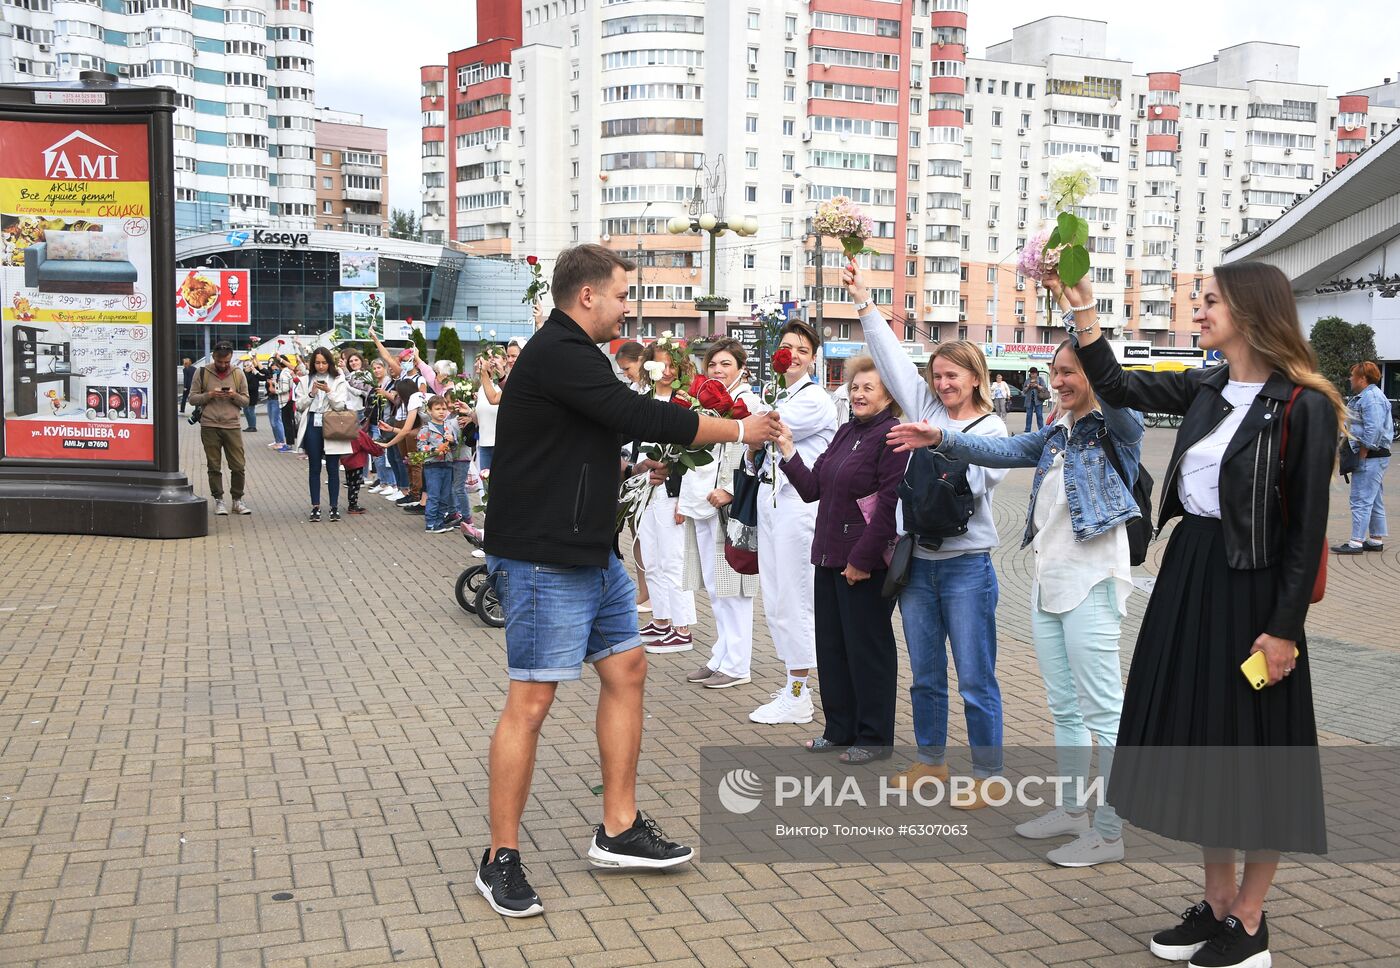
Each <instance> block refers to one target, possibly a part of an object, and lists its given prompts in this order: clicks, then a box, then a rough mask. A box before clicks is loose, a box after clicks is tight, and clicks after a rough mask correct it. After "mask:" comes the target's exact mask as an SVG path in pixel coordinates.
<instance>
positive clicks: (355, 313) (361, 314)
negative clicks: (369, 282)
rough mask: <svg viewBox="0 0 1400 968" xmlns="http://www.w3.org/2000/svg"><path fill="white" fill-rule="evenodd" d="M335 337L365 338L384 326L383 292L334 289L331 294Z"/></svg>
mask: <svg viewBox="0 0 1400 968" xmlns="http://www.w3.org/2000/svg"><path fill="white" fill-rule="evenodd" d="M331 314H332V316H333V317H334V319H335V336H336V339H365V338H366V337H368V336H369V327H371V326H373V327H374V331H375V332H376V333H377V332H380V331H381V330H382V329H383V328H384V293H382V292H365V291H363V290H357V291H346V290H336V292H334V293H333V294H332V296H331ZM381 338H382V337H381Z"/></svg>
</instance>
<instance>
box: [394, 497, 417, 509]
mask: <svg viewBox="0 0 1400 968" xmlns="http://www.w3.org/2000/svg"><path fill="white" fill-rule="evenodd" d="M394 503H395V504H397V505H398V506H399V507H401V508H402V507H407V506H408V505H410V504H417V503H418V498H416V497H410V496H409V495H407V494H405V495H404V496H403V497H401V498H399V499H398V500H396V501H395V502H394Z"/></svg>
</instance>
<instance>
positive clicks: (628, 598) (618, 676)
mask: <svg viewBox="0 0 1400 968" xmlns="http://www.w3.org/2000/svg"><path fill="white" fill-rule="evenodd" d="M634 268H636V266H635V265H634V264H633V263H631V262H628V261H627V260H626V259H623V258H621V257H620V256H618V255H617V254H616V253H614V252H613V251H611V250H610V249H606V248H604V247H603V246H600V245H580V246H576V247H574V248H572V249H566V250H565V251H564V252H562V253H560V255H559V258H558V261H557V262H556V263H555V268H554V279H553V284H552V287H551V294H552V295H553V297H554V300H555V306H556V307H557V308H556V309H555V310H554V312H553V313H552V314H551V315H550V316H549V318H548V319H547V320H545V322H544V325H543V326H542V327H541V329H540V331H539V332H538V333H536V334H535V335H534V336H533V337H532V338H531V339H530V341H529V343H527V344H526V345H525V349H524V350H523V351H522V352H521V354H520V358H519V359H518V360H517V361H516V363H515V367H514V368H513V369H512V370H511V375H510V381H509V382H508V383H507V384H506V386H505V389H504V392H503V395H502V397H501V404H500V412H499V415H498V417H497V423H496V449H495V453H494V454H493V455H492V462H491V501H490V504H489V508H488V510H487V523H486V553H487V555H488V563H489V565H490V569H491V577H492V580H493V581H495V583H496V588H497V591H498V592H499V593H500V596H501V600H502V603H503V605H504V607H505V613H506V655H507V667H508V669H509V674H510V679H511V683H510V691H509V693H508V694H507V696H506V707H505V710H504V711H503V712H502V713H501V719H500V723H499V724H498V725H497V727H496V734H495V736H494V737H493V738H492V740H491V846H490V848H488V849H487V851H486V853H485V855H484V856H483V857H482V859H481V867H480V869H479V870H478V872H477V877H476V886H477V890H479V891H480V892H481V893H482V895H483V896H484V897H485V898H486V900H487V901H488V902H489V903H490V904H491V907H492V908H494V909H495V910H496V911H497V912H498V913H500V914H503V915H505V916H507V917H529V916H531V915H535V914H539V913H540V912H541V911H543V909H544V908H543V905H542V904H541V903H540V899H539V896H538V895H537V894H536V893H535V892H534V890H533V889H532V888H531V887H530V885H529V883H528V882H527V881H526V879H525V874H524V870H523V868H522V866H521V863H520V850H519V839H518V838H519V827H520V817H521V814H522V813H523V812H524V809H525V801H526V799H527V798H528V797H529V793H530V780H531V775H532V773H533V772H534V765H535V748H536V746H537V744H538V741H539V732H540V728H541V726H542V725H543V723H544V719H545V716H546V715H547V713H548V712H549V707H550V704H551V703H552V702H553V701H554V693H555V690H556V689H557V688H558V684H559V683H560V682H562V681H566V680H571V679H578V678H579V677H580V673H581V670H582V665H583V663H584V662H589V663H592V664H593V667H594V668H595V669H596V670H597V672H598V678H599V680H600V682H601V689H600V690H599V694H598V716H597V733H598V750H599V753H600V756H601V759H602V764H603V822H602V823H601V824H599V825H598V827H597V830H596V831H595V833H594V837H593V842H592V844H590V846H589V850H588V856H589V859H590V860H591V861H592V862H593V863H594V864H595V865H596V866H599V867H613V868H617V867H627V868H647V869H658V868H663V867H672V866H675V865H677V864H683V863H685V862H687V861H689V860H690V859H691V857H692V856H693V855H694V851H693V850H692V849H691V848H689V847H684V846H682V845H680V844H676V843H672V842H670V841H668V840H666V839H665V838H664V837H663V836H662V835H661V832H660V830H659V829H658V828H657V826H656V824H655V822H654V821H651V820H648V819H646V818H644V817H643V816H642V814H641V812H640V811H638V810H637V805H636V783H637V758H638V756H639V754H640V752H641V744H642V695H643V691H644V687H645V685H646V668H647V667H646V653H645V651H644V650H642V649H640V648H638V646H640V645H641V644H642V640H641V637H640V636H639V634H638V631H637V610H636V603H635V601H634V594H635V592H634V588H633V585H632V579H631V577H630V576H628V574H627V571H626V569H624V568H623V566H622V563H621V562H620V561H619V560H618V559H617V557H615V556H614V554H613V550H612V549H613V535H614V529H615V520H616V514H617V498H618V493H617V492H618V484H619V483H620V473H619V472H620V461H619V458H618V454H619V453H620V447H621V444H622V442H623V441H624V440H651V441H657V442H661V443H677V444H688V445H695V446H705V445H709V444H716V443H721V442H737V441H743V442H745V443H749V444H759V443H762V442H764V441H768V440H776V439H777V432H778V426H779V425H778V422H777V419H776V416H775V415H773V414H759V415H754V416H751V417H749V418H747V419H746V420H744V421H742V422H740V421H734V420H722V419H720V418H717V417H710V416H704V415H701V414H697V413H696V412H695V411H693V410H689V409H686V408H682V407H678V406H675V405H674V404H670V403H660V402H658V401H656V400H653V399H651V398H649V397H646V396H641V395H639V394H637V393H636V392H634V391H633V390H632V389H631V388H630V387H628V386H627V385H626V384H624V383H622V382H621V381H619V380H618V379H617V377H616V376H615V375H614V374H613V370H612V364H611V363H610V362H609V360H608V358H607V357H606V356H605V355H604V354H603V353H602V352H601V351H600V350H599V347H598V346H597V344H599V343H603V342H607V341H608V340H611V339H615V338H617V336H618V335H619V334H620V332H621V329H622V322H623V320H624V319H625V318H626V316H627V308H628V306H627V274H628V272H630V271H631V270H632V269H634ZM632 471H633V472H652V473H653V480H654V481H659V480H660V479H662V477H664V468H662V467H661V466H660V465H656V464H655V462H653V461H642V462H641V463H639V464H638V465H637V466H636V467H635V468H633V469H632Z"/></svg>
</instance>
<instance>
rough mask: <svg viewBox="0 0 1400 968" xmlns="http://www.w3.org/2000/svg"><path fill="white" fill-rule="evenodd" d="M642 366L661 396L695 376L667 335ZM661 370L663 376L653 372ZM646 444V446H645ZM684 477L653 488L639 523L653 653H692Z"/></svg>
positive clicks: (645, 636) (646, 634)
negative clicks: (682, 497)
mask: <svg viewBox="0 0 1400 968" xmlns="http://www.w3.org/2000/svg"><path fill="white" fill-rule="evenodd" d="M642 367H643V369H644V370H645V371H646V378H647V380H648V382H649V383H650V384H651V392H652V394H653V396H654V397H655V398H656V399H657V400H662V401H665V400H670V399H671V394H672V392H673V390H674V388H673V386H672V384H674V383H679V384H680V386H681V388H682V389H684V388H687V387H689V386H690V381H691V379H692V378H694V376H695V367H694V366H693V365H691V362H690V358H689V357H688V356H687V355H686V351H685V348H684V347H683V346H682V345H679V344H677V343H675V342H673V341H672V340H671V339H670V337H668V336H663V337H662V338H661V339H659V340H657V341H656V342H655V343H652V344H651V345H650V346H648V347H647V348H646V352H645V353H643V354H642ZM658 369H659V370H660V375H659V376H653V375H652V374H653V373H654V372H655V371H656V370H658ZM643 446H645V445H643ZM680 487H681V478H678V477H676V476H672V477H670V478H668V479H667V480H666V482H665V483H663V484H660V485H657V486H656V487H655V488H653V491H652V495H651V499H650V500H649V501H648V502H647V506H646V509H645V510H643V511H642V516H641V520H640V521H639V522H638V524H637V537H638V538H639V539H640V540H641V543H642V558H643V559H644V560H645V561H646V568H647V586H648V588H650V590H651V614H652V620H651V621H650V622H648V623H647V624H646V625H645V626H643V627H642V630H641V635H642V641H643V642H644V643H645V644H646V650H647V651H648V652H651V653H667V652H689V651H690V650H691V648H693V645H692V642H691V638H690V627H691V626H692V625H693V624H695V594H694V593H693V592H688V591H685V590H684V589H683V588H681V578H682V572H683V571H684V568H685V528H684V527H683V525H684V523H685V518H684V517H683V516H682V515H681V513H680V509H679V499H680Z"/></svg>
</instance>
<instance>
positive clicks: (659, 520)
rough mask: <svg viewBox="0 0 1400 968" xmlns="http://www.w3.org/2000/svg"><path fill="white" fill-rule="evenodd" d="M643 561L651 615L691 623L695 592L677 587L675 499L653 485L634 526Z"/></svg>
mask: <svg viewBox="0 0 1400 968" xmlns="http://www.w3.org/2000/svg"><path fill="white" fill-rule="evenodd" d="M637 538H638V539H639V540H640V541H641V542H642V560H643V561H644V562H645V563H646V575H647V590H648V591H649V592H650V593H651V614H652V617H653V618H655V619H657V620H661V621H667V620H669V621H670V622H671V623H672V624H673V625H682V626H690V625H694V624H695V594H694V593H693V592H687V591H682V590H681V577H682V576H683V575H684V573H685V527H684V526H683V525H679V524H677V523H676V499H675V498H673V497H667V496H666V492H665V490H664V489H662V488H657V491H656V493H655V494H653V495H652V496H651V502H650V503H649V504H647V508H646V510H645V511H643V512H642V520H641V521H640V522H639V523H638V525H637Z"/></svg>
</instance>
